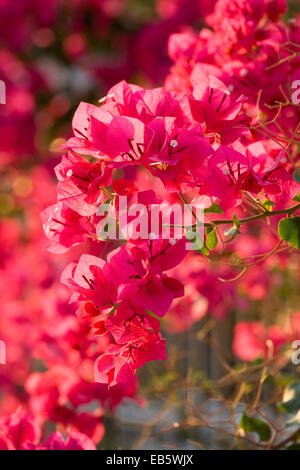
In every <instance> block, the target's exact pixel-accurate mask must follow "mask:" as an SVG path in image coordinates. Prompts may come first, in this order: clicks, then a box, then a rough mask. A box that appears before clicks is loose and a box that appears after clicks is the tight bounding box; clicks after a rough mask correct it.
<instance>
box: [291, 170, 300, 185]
mask: <svg viewBox="0 0 300 470" xmlns="http://www.w3.org/2000/svg"><path fill="white" fill-rule="evenodd" d="M293 178H294V180H295V181H296V182H297V183H299V184H300V169H299V170H295V171H294V173H293Z"/></svg>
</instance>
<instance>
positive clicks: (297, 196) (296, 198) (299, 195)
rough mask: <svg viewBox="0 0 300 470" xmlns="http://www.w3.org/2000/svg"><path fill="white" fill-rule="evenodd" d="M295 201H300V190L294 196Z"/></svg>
mask: <svg viewBox="0 0 300 470" xmlns="http://www.w3.org/2000/svg"><path fill="white" fill-rule="evenodd" d="M293 201H296V202H300V192H299V193H298V194H297V195H296V196H295V197H293Z"/></svg>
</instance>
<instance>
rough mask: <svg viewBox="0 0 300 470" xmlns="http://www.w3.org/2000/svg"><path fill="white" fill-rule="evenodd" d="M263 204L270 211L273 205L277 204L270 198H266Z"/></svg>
mask: <svg viewBox="0 0 300 470" xmlns="http://www.w3.org/2000/svg"><path fill="white" fill-rule="evenodd" d="M262 204H263V206H264V207H265V208H266V209H267V211H268V212H271V211H272V209H273V207H274V206H275V202H273V201H270V199H264V200H263V202H262Z"/></svg>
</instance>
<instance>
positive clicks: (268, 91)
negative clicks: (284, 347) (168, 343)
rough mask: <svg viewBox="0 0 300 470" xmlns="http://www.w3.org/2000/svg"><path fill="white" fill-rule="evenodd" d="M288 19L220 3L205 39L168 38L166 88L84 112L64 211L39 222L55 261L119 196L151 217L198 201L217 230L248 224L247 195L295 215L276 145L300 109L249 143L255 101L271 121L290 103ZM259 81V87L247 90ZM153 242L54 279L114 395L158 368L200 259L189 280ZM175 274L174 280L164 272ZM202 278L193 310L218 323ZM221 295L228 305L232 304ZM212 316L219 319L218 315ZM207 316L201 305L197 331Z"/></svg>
mask: <svg viewBox="0 0 300 470" xmlns="http://www.w3.org/2000/svg"><path fill="white" fill-rule="evenodd" d="M284 11H285V3H284V2H282V1H280V0H278V1H277V0H276V1H273V2H269V1H265V0H253V1H251V2H246V1H243V0H239V1H238V0H236V1H234V2H232V1H230V2H229V1H228V2H227V1H219V2H217V4H216V8H215V11H214V13H213V14H212V15H211V16H209V17H208V18H207V21H208V23H209V24H211V25H213V28H214V30H213V31H210V30H208V29H203V30H202V31H201V32H200V34H199V36H197V35H196V34H193V33H183V34H179V35H173V36H171V38H170V42H169V50H170V55H171V58H172V59H173V60H174V61H175V65H174V66H173V68H172V70H171V74H170V75H169V76H168V78H167V80H166V83H165V86H164V87H163V88H156V89H151V90H148V89H144V88H141V87H138V86H136V85H129V84H127V83H126V82H124V81H122V82H120V83H119V84H117V85H115V86H114V87H113V88H111V89H110V90H109V91H108V93H107V96H106V97H105V99H104V100H101V103H100V105H98V106H95V105H92V104H88V103H81V104H80V106H79V107H78V109H77V111H76V113H75V116H74V119H73V137H71V138H70V139H69V140H68V141H67V142H66V144H64V145H63V146H62V150H66V151H67V152H68V153H67V154H66V155H64V156H63V158H62V162H61V163H60V164H59V165H58V166H57V167H56V175H57V177H58V180H59V182H58V186H57V196H58V203H57V204H56V205H54V206H51V207H50V208H48V209H46V210H45V211H44V212H43V213H42V221H43V224H44V228H45V232H46V234H47V236H48V238H49V240H50V244H49V248H50V249H51V251H56V252H62V251H65V250H67V249H68V248H70V246H72V245H75V244H78V243H82V242H84V241H85V240H87V239H90V238H92V239H93V240H95V241H97V224H98V223H99V216H98V215H97V209H98V207H99V205H101V204H103V203H104V202H106V203H109V204H110V205H111V207H112V208H114V209H117V210H118V196H119V195H123V194H125V195H127V196H128V197H129V199H130V200H132V201H136V200H137V201H142V200H143V201H146V203H147V204H148V205H149V206H151V204H154V203H157V201H160V202H170V201H172V202H174V201H176V202H178V203H179V202H180V201H182V200H185V201H186V200H188V201H189V202H192V203H195V202H201V203H202V204H203V206H204V207H205V208H206V209H207V211H208V212H209V210H210V207H212V204H217V205H218V207H220V208H221V211H222V212H223V213H224V215H222V216H221V217H225V215H230V218H232V217H233V214H234V212H235V211H236V212H237V213H238V214H241V215H242V214H243V213H244V210H245V209H244V206H243V203H244V198H245V196H246V197H247V198H248V199H250V201H251V200H252V201H255V200H256V201H260V202H261V203H262V202H263V201H265V200H267V201H269V204H272V205H273V206H274V207H275V208H276V209H283V208H285V207H286V206H287V204H289V203H290V201H291V200H292V199H293V198H294V197H295V196H296V195H297V194H298V192H299V184H298V183H297V182H296V181H295V179H294V178H293V172H294V169H293V166H292V164H291V162H290V159H289V158H288V154H287V152H286V150H285V148H284V146H282V145H281V144H280V142H281V140H282V141H285V140H287V138H288V136H289V135H291V134H292V133H293V132H294V131H293V130H294V129H295V128H296V126H297V122H298V120H299V108H297V107H295V106H293V104H292V103H289V104H288V105H286V106H285V107H284V111H283V113H282V114H280V118H279V121H278V123H277V125H278V129H277V133H276V135H277V136H278V139H277V141H275V140H274V139H272V136H268V134H267V135H266V134H265V133H262V134H259V132H258V131H257V130H252V127H253V126H254V125H255V124H257V101H258V97H259V98H260V99H261V100H262V103H263V106H264V112H265V114H266V115H267V116H268V117H270V118H271V117H272V115H273V114H274V110H273V108H272V104H274V103H277V102H278V101H279V100H280V94H282V93H283V94H284V93H286V94H287V93H288V92H289V87H290V84H291V82H292V80H293V79H294V78H295V77H296V75H297V65H298V61H299V55H298V54H297V53H295V51H294V49H293V48H294V46H293V44H294V41H295V42H296V41H297V35H299V34H300V30H299V29H297V27H296V28H295V27H294V26H291V27H288V26H286V25H284V24H283V23H282V22H281V19H280V18H281V14H282V13H284ZM292 38H294V39H293V41H292V40H291V39H292ZM289 41H290V42H289ZM286 44H289V46H290V47H291V48H292V52H293V55H291V53H290V56H291V57H290V56H289V55H288V54H289V52H287V51H286V48H285V46H286ZM249 49H251V51H252V52H251V54H249V52H248V51H249ZM296 52H297V51H296ZM258 70H259V71H260V75H259V77H260V78H259V82H257V80H255V81H254V78H253V74H257V73H258V72H257V71H258ZM251 77H252V78H251ZM270 83H272V86H271V87H270ZM284 87H285V88H286V91H285V90H284ZM281 98H282V96H281ZM277 114H278V113H277ZM272 124H273V126H275V124H276V123H275V120H273V122H272ZM283 129H284V130H283ZM271 132H272V130H271ZM86 156H88V158H86ZM150 188H151V189H150ZM179 196H180V197H179ZM118 215H119V216H120V214H118ZM152 235H153V234H152ZM154 235H155V237H154V239H151V240H149V239H148V240H142V239H139V240H133V239H131V238H130V236H129V239H128V240H126V243H125V245H123V246H121V247H120V248H117V249H114V247H113V243H111V244H110V246H109V247H108V248H107V246H106V248H104V251H106V253H105V254H106V260H104V259H102V256H100V257H99V255H98V256H94V255H93V256H92V255H90V254H86V255H82V256H81V258H80V260H79V262H76V263H72V264H70V265H69V266H68V267H67V268H66V270H65V271H64V273H63V276H62V281H63V283H64V284H66V285H67V286H68V287H69V289H70V290H71V291H72V292H73V295H72V298H71V301H72V302H79V308H78V313H79V315H80V316H84V317H88V318H90V322H91V328H92V331H94V332H95V333H96V334H98V335H104V334H107V335H109V337H110V340H111V342H110V345H109V347H108V349H107V351H106V352H105V353H104V354H102V355H101V356H99V357H98V359H97V361H96V364H95V379H96V381H98V382H100V383H105V384H108V385H109V386H112V385H115V384H117V383H124V382H131V381H132V377H133V375H134V373H135V371H136V369H138V368H139V367H141V366H142V365H143V364H144V363H145V362H147V361H149V360H153V359H164V358H165V357H166V352H165V343H164V340H163V339H161V337H160V334H159V321H158V318H157V317H159V318H162V317H163V316H164V315H165V314H166V313H167V311H168V309H169V308H170V306H171V303H172V301H173V300H174V299H176V298H179V297H182V296H183V287H182V282H184V281H185V279H186V276H187V271H190V273H189V274H188V276H191V271H192V268H191V266H193V264H192V263H193V260H191V258H192V259H193V256H195V254H192V255H191V258H189V261H188V263H187V264H186V266H188V268H187V270H186V269H181V267H180V266H179V264H180V262H181V261H182V260H183V259H184V257H185V255H186V251H185V249H184V243H183V240H181V241H178V242H176V243H175V244H174V243H170V242H169V241H168V240H162V239H161V238H160V235H161V233H160V232H159V233H155V234H154ZM141 238H142V237H141ZM101 243H102V242H101ZM100 252H101V250H100V249H99V253H100ZM196 256H199V255H197V254H196ZM196 262H197V261H196ZM189 268H190V269H189ZM170 269H173V270H174V272H175V277H170V276H172V275H169V274H168V273H166V271H168V270H170ZM197 271H198V272H197ZM206 276H208V277H207V278H205V279H204V276H201V274H200V273H199V269H198V270H196V274H195V275H194V278H195V280H194V281H192V282H190V283H189V293H188V295H189V297H190V301H191V303H192V304H193V299H195V298H196V297H197V293H198V295H199V293H200V294H202V295H203V294H204V297H206V299H207V301H208V302H209V304H210V307H209V308H210V309H211V310H212V311H213V312H214V315H215V316H216V317H217V318H224V316H225V315H226V309H225V311H224V304H223V302H222V298H223V295H224V294H223V293H220V292H218V291H217V292H215V293H211V294H207V293H206V294H205V291H206V290H207V285H209V284H210V283H211V282H213V281H212V279H213V278H214V276H213V275H212V278H211V277H210V274H207V271H206ZM217 277H218V275H217V276H215V279H217ZM190 279H191V277H190ZM248 282H249V283H250V284H251V282H252V281H251V280H249V281H248ZM250 284H249V285H250ZM227 291H228V294H229V297H228V299H229V305H230V302H231V305H232V299H233V298H234V297H235V294H234V291H233V290H231V291H230V289H227V290H226V292H227ZM256 291H257V292H258V290H257V289H256ZM224 293H225V292H224ZM253 295H255V294H253ZM258 295H259V294H258ZM220 296H221V301H220V299H219V297H220ZM230 299H231V300H230ZM182 302H184V303H183V304H182ZM185 302H188V303H187V305H189V308H188V309H187V308H186V304H185ZM191 303H190V304H189V301H188V300H187V298H186V297H185V298H184V299H183V300H182V301H180V300H177V301H176V305H177V310H175V311H174V315H175V317H176V315H177V318H180V315H181V313H180V309H181V308H182V307H180V305H184V307H183V310H184V311H185V310H191V308H190V305H191ZM219 303H220V304H223V307H220V309H219V311H218V304H219ZM178 309H179V310H178ZM206 309H207V305H206V307H205V306H204V305H203V304H202V308H200V310H198V309H197V313H196V314H195V315H194V317H193V314H192V317H193V318H194V320H192V323H193V321H195V320H197V319H199V318H201V316H202V315H203V314H204V313H205V311H206ZM175 317H174V318H175ZM187 317H189V315H188V314H187ZM187 322H188V324H191V322H190V321H189V320H188V321H187ZM179 324H181V323H180V322H179ZM171 329H173V331H176V327H175V328H174V327H173V328H172V327H171Z"/></svg>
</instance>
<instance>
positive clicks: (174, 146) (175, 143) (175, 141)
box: [170, 139, 178, 149]
mask: <svg viewBox="0 0 300 470" xmlns="http://www.w3.org/2000/svg"><path fill="white" fill-rule="evenodd" d="M170 145H171V147H173V149H175V148H176V147H177V146H178V142H177V140H175V139H173V140H171V142H170Z"/></svg>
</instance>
